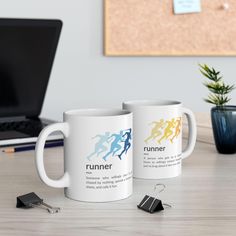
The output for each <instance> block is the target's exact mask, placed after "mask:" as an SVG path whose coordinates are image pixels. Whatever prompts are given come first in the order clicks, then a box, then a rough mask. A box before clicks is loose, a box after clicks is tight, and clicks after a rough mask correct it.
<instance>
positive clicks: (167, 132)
mask: <svg viewBox="0 0 236 236" xmlns="http://www.w3.org/2000/svg"><path fill="white" fill-rule="evenodd" d="M166 124H167V126H166V128H165V130H164V134H163V136H162V137H161V138H160V139H159V140H158V143H159V144H161V141H162V140H163V139H164V138H165V139H168V138H169V137H170V136H171V135H172V134H173V131H172V129H173V128H174V127H175V119H174V118H173V119H171V120H167V121H166Z"/></svg>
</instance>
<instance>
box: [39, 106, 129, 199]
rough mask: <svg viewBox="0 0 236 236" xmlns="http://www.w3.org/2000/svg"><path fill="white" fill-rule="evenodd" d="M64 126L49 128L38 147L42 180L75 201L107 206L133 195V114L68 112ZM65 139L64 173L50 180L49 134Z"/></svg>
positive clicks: (105, 111)
mask: <svg viewBox="0 0 236 236" xmlns="http://www.w3.org/2000/svg"><path fill="white" fill-rule="evenodd" d="M63 120H64V122H63V123H56V124H52V125H49V126H47V127H46V128H44V129H43V130H42V132H41V133H40V135H39V138H38V141H37V144H36V167H37V171H38V174H39V176H40V178H41V180H42V181H43V182H44V183H45V184H47V185H49V186H51V187H56V188H61V187H64V188H65V196H67V197H68V198H71V199H74V200H80V201H89V202H106V201H114V200H120V199H124V198H127V197H129V196H130V195H131V194H132V183H133V181H132V113H130V112H128V111H124V110H104V109H81V110H72V111H67V112H65V113H64V115H63ZM55 131H61V132H62V133H63V135H64V166H65V167H64V170H65V173H64V175H63V177H62V178H61V179H59V180H52V179H50V178H49V177H48V176H47V174H46V172H45V167H44V162H43V150H44V145H45V141H46V139H47V137H48V135H49V134H51V133H52V132H55Z"/></svg>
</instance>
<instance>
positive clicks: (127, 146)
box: [117, 129, 132, 160]
mask: <svg viewBox="0 0 236 236" xmlns="http://www.w3.org/2000/svg"><path fill="white" fill-rule="evenodd" d="M125 136H126V139H125V140H122V141H121V142H124V149H123V150H122V152H121V153H120V154H119V155H117V156H118V157H119V158H120V160H121V156H122V155H123V154H124V152H125V154H126V153H127V152H128V150H129V148H130V147H131V143H130V140H131V139H132V137H131V129H128V130H127V132H126V133H125V134H124V135H122V137H125Z"/></svg>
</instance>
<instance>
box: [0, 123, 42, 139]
mask: <svg viewBox="0 0 236 236" xmlns="http://www.w3.org/2000/svg"><path fill="white" fill-rule="evenodd" d="M45 126H46V124H44V123H42V122H41V121H40V120H25V121H12V122H4V123H0V132H3V131H11V130H14V131H18V132H23V133H26V134H30V135H33V136H38V135H39V133H40V131H41V130H42V129H43V128H44V127H45Z"/></svg>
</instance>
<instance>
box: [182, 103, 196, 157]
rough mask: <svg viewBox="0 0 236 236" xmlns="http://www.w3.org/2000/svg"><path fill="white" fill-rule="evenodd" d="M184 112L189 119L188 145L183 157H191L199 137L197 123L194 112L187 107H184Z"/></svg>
mask: <svg viewBox="0 0 236 236" xmlns="http://www.w3.org/2000/svg"><path fill="white" fill-rule="evenodd" d="M182 112H183V113H184V114H185V115H186V117H187V120H188V129H189V134H188V145H187V147H186V148H185V150H184V151H183V153H182V156H181V157H182V159H185V158H186V157H189V156H190V154H191V153H192V152H193V150H194V146H195V144H196V139H197V123H196V119H195V116H194V114H193V112H192V111H191V110H189V109H187V108H185V107H183V108H182Z"/></svg>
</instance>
